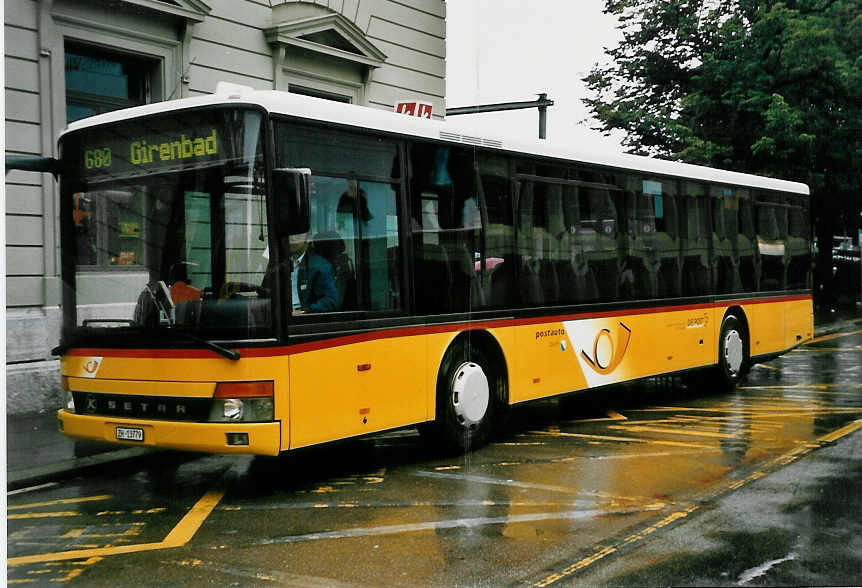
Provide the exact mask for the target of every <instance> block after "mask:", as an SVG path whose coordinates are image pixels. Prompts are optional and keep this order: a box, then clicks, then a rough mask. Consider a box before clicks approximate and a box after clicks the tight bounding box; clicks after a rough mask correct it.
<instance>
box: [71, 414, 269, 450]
mask: <svg viewBox="0 0 862 588" xmlns="http://www.w3.org/2000/svg"><path fill="white" fill-rule="evenodd" d="M57 418H58V419H59V421H60V422H59V428H60V432H62V433H63V434H65V435H68V436H69V437H75V438H77V439H88V440H91V441H102V442H108V443H117V444H120V445H125V446H130V447H135V446H137V447H152V448H159V449H176V450H179V451H202V452H208V453H248V454H256V455H278V453H279V451H280V449H281V422H280V421H275V422H271V423H242V422H240V423H187V422H178V421H154V420H144V419H140V420H137V419H122V418H116V417H108V416H97V415H95V416H94V415H82V414H75V413H73V412H70V411H69V410H67V409H65V408H64V409H60V410H59V411H57ZM139 436H140V437H143V439H142V440H123V438H126V439H128V438H130V437H139ZM246 436H247V439H248V443H247V444H237V443H242V441H243V440H244V439H245V438H246Z"/></svg>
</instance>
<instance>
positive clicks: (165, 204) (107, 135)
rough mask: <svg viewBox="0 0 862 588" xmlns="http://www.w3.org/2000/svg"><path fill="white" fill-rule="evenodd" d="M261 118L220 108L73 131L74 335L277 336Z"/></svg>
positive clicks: (67, 235) (69, 173)
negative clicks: (272, 293) (270, 268)
mask: <svg viewBox="0 0 862 588" xmlns="http://www.w3.org/2000/svg"><path fill="white" fill-rule="evenodd" d="M263 120H264V117H263V116H262V114H261V113H259V112H257V111H253V110H240V109H235V108H234V109H227V108H213V109H208V110H195V111H184V112H177V113H171V114H169V115H159V116H157V117H153V118H144V119H135V120H131V121H128V122H122V123H118V124H113V125H106V126H100V127H95V128H92V129H86V130H83V131H80V132H77V133H70V134H68V135H67V136H65V137H64V138H63V141H62V143H61V149H62V156H63V160H64V162H65V165H66V173H64V175H63V179H62V194H63V198H64V203H63V204H64V207H63V217H64V222H63V227H64V231H63V243H64V248H65V249H64V250H65V252H66V257H65V258H64V272H63V274H64V275H63V279H64V283H65V285H66V286H67V293H66V294H65V295H64V306H65V309H64V310H65V312H64V316H65V326H66V328H67V332H68V329H71V330H72V331H74V332H75V333H76V334H77V335H88V334H99V333H101V334H103V335H110V334H120V331H118V330H122V331H126V330H128V331H130V332H137V333H153V332H158V333H160V335H159V336H160V337H161V336H163V335H164V334H165V333H168V332H175V333H182V332H187V333H188V334H189V335H192V336H194V335H195V334H198V335H200V336H202V337H208V338H219V339H249V338H261V337H271V336H272V335H273V319H272V316H273V312H272V296H271V295H270V294H271V290H272V282H273V281H274V280H273V279H272V277H271V276H268V274H267V270H268V268H269V267H270V266H269V251H270V249H269V229H268V223H267V206H266V181H265V178H266V174H265V167H264V152H263V146H264V144H265V140H264V133H263V128H264V127H263ZM69 217H71V218H69Z"/></svg>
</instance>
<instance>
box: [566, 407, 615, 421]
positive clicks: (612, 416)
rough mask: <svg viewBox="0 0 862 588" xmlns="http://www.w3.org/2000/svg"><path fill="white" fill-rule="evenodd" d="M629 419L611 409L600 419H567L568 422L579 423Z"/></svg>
mask: <svg viewBox="0 0 862 588" xmlns="http://www.w3.org/2000/svg"><path fill="white" fill-rule="evenodd" d="M627 420H628V419H627V418H626V417H624V416H623V415H621V414H620V413H618V412H616V411H614V410H609V411H608V416H606V417H602V418H600V419H578V420H576V421H567V423H568V424H579V423H601V422H607V421H627Z"/></svg>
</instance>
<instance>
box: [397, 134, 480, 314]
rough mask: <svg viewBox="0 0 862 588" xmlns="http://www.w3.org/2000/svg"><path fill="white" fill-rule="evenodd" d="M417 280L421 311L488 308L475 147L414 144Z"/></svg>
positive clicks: (463, 310) (415, 260)
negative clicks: (482, 272)
mask: <svg viewBox="0 0 862 588" xmlns="http://www.w3.org/2000/svg"><path fill="white" fill-rule="evenodd" d="M411 165H412V170H413V176H412V179H411V194H412V197H413V207H414V210H413V211H412V214H411V218H412V224H413V247H414V252H413V255H414V262H415V263H414V268H415V271H414V280H415V287H414V290H415V292H416V305H417V310H418V311H419V312H422V313H433V312H467V311H469V310H470V309H472V308H474V307H482V306H484V298H483V294H484V292H483V290H482V288H481V283H480V276H479V275H478V274H477V270H476V267H477V266H478V267H479V268H481V266H482V262H483V252H482V228H483V222H482V216H483V215H482V211H481V208H480V200H479V193H478V189H477V186H476V169H475V164H474V154H473V150H472V149H466V148H454V147H446V146H439V145H427V144H422V143H415V144H414V145H413V146H412V152H411Z"/></svg>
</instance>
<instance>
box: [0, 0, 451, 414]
mask: <svg viewBox="0 0 862 588" xmlns="http://www.w3.org/2000/svg"><path fill="white" fill-rule="evenodd" d="M4 1H5V18H4V25H5V55H4V61H5V67H6V87H5V100H6V145H5V148H6V153H7V154H10V155H16V154H34V155H45V156H53V155H56V153H55V152H56V140H57V136H58V135H59V133H60V132H61V131H62V130H63V129H64V128H65V127H66V125H67V124H68V122H70V121H72V120H76V119H78V118H82V117H84V116H90V115H92V114H96V113H100V112H106V111H109V110H113V109H116V108H122V107H125V106H132V105H137V104H143V103H148V102H157V101H161V100H169V99H173V98H181V97H189V96H196V95H200V94H206V93H210V92H212V91H214V90H215V87H216V84H217V83H218V82H219V81H228V82H234V83H239V84H243V85H247V86H252V87H254V88H257V89H276V90H285V91H290V92H296V93H302V94H308V95H313V96H318V97H322V98H327V99H332V100H339V101H343V102H350V103H353V104H359V105H363V106H368V107H371V108H383V109H392V108H393V106H394V104H395V102H396V101H399V100H405V99H419V100H422V101H425V102H430V103H432V104H433V109H434V116H435V117H441V116H442V115H443V113H444V112H445V100H444V97H445V89H446V78H445V37H446V20H445V16H446V7H445V2H444V0H317V1H297V0H205V1H204V0H4ZM58 212H59V203H58V189H57V184H56V182H55V181H54V180H53V178H51V177H50V176H49V175H47V174H42V175H40V174H36V173H25V172H20V171H14V172H11V173H9V174H8V175H7V176H6V362H7V372H6V373H7V375H6V403H7V411H8V412H9V413H10V414H15V413H24V412H33V411H38V410H48V409H53V408H56V407H58V406H59V404H60V402H61V393H60V390H59V371H58V362H57V360H56V358H53V357H52V356H51V349H52V348H53V347H54V346H56V344H57V342H58V339H59V328H60V311H59V304H60V278H59V274H60V255H59V243H58V239H59V226H58V222H57V215H58ZM95 271H98V270H95Z"/></svg>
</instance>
